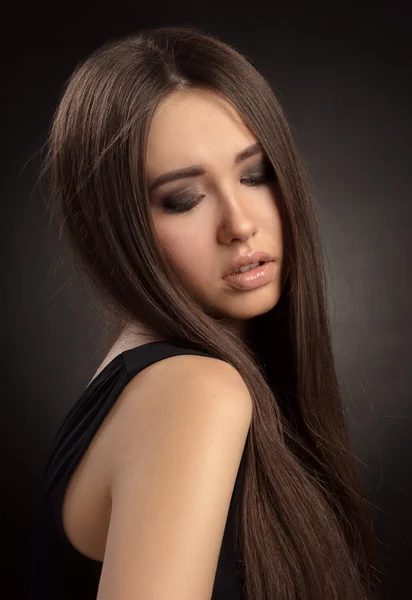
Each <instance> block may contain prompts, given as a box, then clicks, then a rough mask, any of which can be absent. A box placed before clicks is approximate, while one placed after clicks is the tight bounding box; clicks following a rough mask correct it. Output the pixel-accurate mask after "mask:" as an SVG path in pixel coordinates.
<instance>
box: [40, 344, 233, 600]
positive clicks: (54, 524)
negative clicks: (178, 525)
mask: <svg viewBox="0 0 412 600" xmlns="http://www.w3.org/2000/svg"><path fill="white" fill-rule="evenodd" d="M179 354H197V355H201V356H212V355H211V354H208V353H205V352H201V351H198V350H192V349H188V348H182V347H179V346H176V345H172V344H170V343H168V342H163V341H161V342H149V343H148V344H144V345H142V346H138V347H137V348H132V349H130V350H126V351H124V352H122V353H121V354H119V355H118V356H116V357H115V358H114V359H113V360H112V361H111V362H110V363H109V364H107V365H106V366H105V368H104V369H103V370H102V371H101V372H100V373H99V374H98V375H97V376H96V377H95V378H94V379H93V380H92V382H91V383H90V384H89V385H88V386H87V387H86V389H85V391H84V392H83V394H82V395H81V396H80V398H79V399H78V400H77V402H76V403H75V404H74V406H73V407H72V408H71V409H70V410H69V412H68V413H67V415H66V416H65V418H64V419H63V422H62V424H61V425H60V427H59V429H58V431H57V433H56V435H55V438H54V441H53V443H52V445H51V451H50V456H49V459H48V462H47V465H46V469H45V471H44V475H43V480H42V484H41V491H40V495H39V497H38V505H37V515H36V522H35V526H34V533H33V550H32V551H33V554H32V565H31V566H32V573H31V592H30V598H31V599H32V600H52V599H53V600H74V599H75V600H92V599H95V598H96V597H97V590H98V585H99V580H100V574H101V569H102V566H103V563H102V562H101V561H97V560H94V559H92V558H89V557H87V556H85V555H84V554H81V553H80V552H79V551H78V550H77V549H76V548H75V547H74V546H72V544H71V543H70V542H69V540H68V538H67V537H66V535H65V532H64V530H63V526H62V521H61V509H62V502H63V496H64V492H65V488H66V486H67V484H68V482H69V479H70V476H71V474H72V473H73V471H74V469H75V467H76V465H77V464H78V462H79V461H80V459H81V458H82V456H83V454H84V452H85V451H86V449H87V447H88V446H89V444H90V442H91V440H92V439H93V436H94V435H95V434H96V432H97V430H98V428H99V426H100V424H101V423H102V421H103V419H104V418H105V417H106V415H107V414H108V412H109V411H110V409H111V407H112V406H113V405H114V403H115V402H116V399H117V398H118V396H119V395H120V393H121V391H122V390H123V388H124V387H125V386H126V385H127V384H128V382H129V381H130V380H131V379H132V378H133V377H134V376H135V375H137V373H139V372H140V371H142V370H143V369H144V368H146V367H148V366H149V365H151V364H153V363H155V362H157V361H159V360H162V359H164V358H167V357H169V356H176V355H179ZM244 457H245V452H243V455H242V460H241V463H240V467H239V471H238V474H237V478H236V483H235V487H234V490H233V494H232V498H231V501H230V507H229V513H228V517H227V522H226V526H225V530H224V535H223V540H222V545H221V549H220V555H219V560H218V564H217V570H216V577H215V581H214V587H213V594H212V598H211V600H242V599H243V594H242V585H243V579H242V575H241V571H240V569H241V551H240V546H239V541H238V539H237V537H236V534H237V532H238V528H239V526H240V512H239V499H240V491H241V486H242V483H243V474H244Z"/></svg>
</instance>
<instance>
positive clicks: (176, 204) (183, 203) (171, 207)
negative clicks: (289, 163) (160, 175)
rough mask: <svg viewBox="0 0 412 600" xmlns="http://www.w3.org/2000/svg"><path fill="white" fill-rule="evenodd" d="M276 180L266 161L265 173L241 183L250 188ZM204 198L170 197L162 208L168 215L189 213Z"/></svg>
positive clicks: (246, 178) (271, 168)
mask: <svg viewBox="0 0 412 600" xmlns="http://www.w3.org/2000/svg"><path fill="white" fill-rule="evenodd" d="M274 180H276V173H275V171H274V169H273V167H272V164H271V163H270V162H269V161H265V164H264V170H263V172H262V171H259V172H258V173H256V175H255V174H251V175H250V176H249V177H243V178H242V179H241V180H240V182H241V183H244V184H245V185H248V186H250V187H258V186H261V185H266V184H268V183H272V182H273V181H274ZM203 196H204V194H203V195H201V196H198V197H197V198H193V197H188V196H185V195H184V194H183V195H179V194H173V195H172V196H168V197H167V198H165V199H164V201H163V206H162V208H163V210H164V212H166V213H184V212H189V211H190V210H191V209H193V208H194V207H195V206H196V205H197V204H199V202H200V200H201V199H202V198H203Z"/></svg>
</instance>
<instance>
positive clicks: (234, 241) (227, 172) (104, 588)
mask: <svg viewBox="0 0 412 600" xmlns="http://www.w3.org/2000/svg"><path fill="white" fill-rule="evenodd" d="M256 142H257V139H256V138H255V136H254V135H253V134H252V133H251V132H250V131H249V130H248V128H247V127H246V126H245V125H244V123H243V122H242V120H241V118H240V117H239V115H238V114H237V113H236V111H235V110H234V109H233V107H232V106H231V105H230V104H229V103H228V102H227V101H226V100H225V99H223V98H222V97H221V96H220V95H218V94H216V93H214V92H212V91H206V90H196V91H195V90H190V91H187V90H186V91H184V92H174V93H173V94H171V95H170V96H168V97H167V98H166V99H165V100H164V101H163V103H162V104H161V105H160V106H159V107H158V109H157V111H156V113H155V115H154V118H153V121H152V124H151V127H150V131H149V139H148V152H147V174H148V182H149V186H152V185H153V183H154V182H155V180H156V179H157V178H158V177H159V176H160V175H163V174H165V173H167V172H170V171H173V170H176V169H183V168H186V167H190V166H193V165H198V166H200V167H201V168H202V169H203V171H204V172H203V174H201V175H197V176H194V177H189V178H187V177H186V178H184V179H179V180H176V181H173V182H168V183H164V184H163V185H161V186H158V187H156V188H155V189H154V188H152V189H151V193H150V202H151V211H152V216H153V221H154V225H155V229H156V234H157V236H158V239H159V242H160V244H161V247H162V249H163V251H164V252H165V254H166V256H167V259H168V261H169V263H170V265H171V267H172V268H173V270H174V271H175V273H176V274H177V276H178V278H179V280H180V281H181V282H182V284H183V285H184V286H185V288H186V289H187V290H188V291H189V293H190V294H191V296H192V297H193V298H196V300H198V301H199V302H200V303H201V304H202V306H203V307H204V309H205V311H208V312H210V313H211V314H213V315H216V316H218V317H221V318H222V319H224V322H225V323H226V324H227V325H228V327H231V328H233V330H234V331H235V332H236V333H237V334H238V335H239V336H243V335H244V333H245V327H246V324H247V321H248V319H250V318H252V317H254V316H257V315H259V314H263V313H265V312H267V311H269V310H270V309H271V308H273V307H274V306H275V305H276V303H277V302H278V300H279V298H280V295H281V293H282V289H283V276H282V265H283V252H282V250H283V246H282V244H283V241H282V230H281V219H280V214H279V211H278V196H277V189H276V184H275V181H274V180H273V179H271V178H270V177H269V178H268V179H267V180H265V181H264V182H263V183H261V184H260V185H252V184H251V183H250V182H251V181H252V180H253V178H256V177H261V176H262V174H263V173H265V172H266V170H265V166H264V162H263V161H264V158H265V157H264V154H263V153H262V152H260V153H257V154H254V155H253V156H250V157H248V158H246V159H245V160H243V161H242V162H239V163H237V164H235V161H234V158H235V156H236V154H238V153H239V152H241V151H243V150H245V149H246V148H248V147H250V146H251V145H253V144H255V143H256ZM176 194H178V196H177V195H176ZM171 196H173V198H171ZM172 199H173V202H174V203H176V202H177V201H178V202H179V203H182V201H185V202H186V201H187V200H188V199H191V200H196V205H195V206H194V207H193V208H192V209H191V210H189V211H186V212H181V213H172V212H169V211H168V209H167V206H168V205H170V202H171V200H172ZM255 250H263V251H266V252H269V253H271V254H272V255H273V256H274V257H275V259H276V269H275V270H274V273H275V275H274V277H273V280H272V281H270V282H269V283H268V284H266V285H264V286H262V287H260V288H256V289H254V290H249V291H240V290H233V289H232V288H230V287H229V286H228V285H227V283H226V282H224V281H223V279H222V277H223V275H224V273H225V271H226V270H227V268H228V266H229V265H230V264H231V263H232V261H233V260H234V259H235V258H236V257H237V256H238V255H239V254H245V253H249V252H252V251H255ZM134 327H135V328H136V329H135V333H133V328H134ZM143 329H144V328H143ZM140 331H141V329H140V326H139V324H137V323H135V324H134V323H130V324H129V325H128V328H127V332H126V329H125V330H124V331H123V332H122V334H121V335H120V337H119V339H118V340H117V341H116V343H115V344H114V346H113V348H112V349H111V350H110V352H109V354H108V355H107V357H106V359H105V361H104V362H103V363H102V365H101V366H100V368H99V369H98V371H97V372H96V373H95V376H94V377H96V376H97V375H98V373H99V372H100V371H101V370H102V368H104V366H106V364H107V363H108V362H109V361H110V360H112V359H113V358H114V357H115V356H116V355H117V354H119V352H121V351H124V350H126V349H128V348H133V347H137V346H139V345H141V344H142V343H145V342H147V341H148V337H144V336H142V335H141V334H140ZM145 333H146V334H147V335H149V336H150V334H151V332H145ZM151 339H153V340H154V339H156V337H153V338H151ZM251 417H252V400H251V397H250V394H249V391H248V389H247V387H246V385H245V383H244V381H243V379H242V378H241V376H240V375H239V373H238V372H237V371H236V370H235V369H234V368H233V367H232V366H231V365H229V364H228V363H226V362H224V361H221V360H218V359H214V358H210V357H202V356H194V355H180V356H174V357H169V358H167V359H164V360H162V361H159V362H157V363H155V364H153V365H151V366H149V367H147V368H146V369H144V370H143V371H142V372H141V373H139V374H138V375H137V376H135V377H134V378H133V379H132V380H131V381H130V382H129V384H128V385H127V386H126V387H125V389H124V390H123V391H122V393H121V394H120V396H119V398H118V399H117V401H116V403H115V405H114V406H113V407H112V409H111V410H110V413H109V414H108V416H107V417H106V419H105V420H104V421H103V423H102V424H101V426H100V427H99V430H98V432H97V434H96V435H95V437H94V438H93V440H92V442H91V444H90V446H89V447H88V449H87V451H86V453H85V455H84V457H83V458H82V460H81V461H80V463H79V466H78V468H77V469H76V471H75V474H74V476H73V477H72V480H71V482H70V485H69V486H68V489H67V492H66V497H65V502H64V506H63V512H62V518H63V523H64V530H65V532H66V534H67V537H68V539H69V540H70V542H71V543H72V545H73V546H74V547H75V548H77V549H78V551H79V552H82V553H83V554H85V555H86V556H89V557H91V558H94V559H95V560H101V561H103V568H102V575H101V580H100V585H99V591H98V596H97V600H117V599H119V598H121V599H122V600H140V599H141V600H166V599H167V600H170V598H179V600H210V598H211V595H212V590H213V583H214V579H215V574H216V568H217V562H218V557H219V552H220V548H221V544H222V539H223V533H224V528H225V524H226V520H227V515H228V510H229V504H230V499H231V497H232V493H233V489H234V485H235V481H236V476H237V472H238V469H239V465H240V460H241V457H242V453H243V450H244V445H245V441H246V437H247V433H248V430H249V427H250V422H251Z"/></svg>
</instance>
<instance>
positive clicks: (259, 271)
mask: <svg viewBox="0 0 412 600" xmlns="http://www.w3.org/2000/svg"><path fill="white" fill-rule="evenodd" d="M274 265H275V261H273V260H272V261H270V262H266V263H265V264H263V265H260V266H258V267H255V268H254V269H250V270H249V271H246V272H245V273H231V274H230V275H227V276H226V277H224V278H223V281H226V283H228V284H229V285H230V287H232V288H234V289H237V290H254V289H255V288H258V287H261V286H263V285H265V284H267V283H269V281H271V279H272V278H273V273H274Z"/></svg>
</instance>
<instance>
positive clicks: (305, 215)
mask: <svg viewBox="0 0 412 600" xmlns="http://www.w3.org/2000/svg"><path fill="white" fill-rule="evenodd" d="M200 87H203V88H208V89H211V90H214V91H216V92H218V93H220V94H223V95H224V97H225V98H226V99H227V100H228V101H229V102H231V103H232V105H233V106H234V107H235V108H236V109H237V111H238V112H239V114H240V115H241V116H242V118H243V119H244V122H245V123H246V125H247V126H248V127H249V128H250V130H251V131H252V132H253V133H254V134H255V136H256V138H257V139H258V140H259V141H260V142H261V144H262V146H263V148H264V151H265V153H266V155H267V157H268V159H269V160H270V162H271V163H272V166H273V168H274V169H275V172H276V176H277V185H278V187H279V192H280V195H281V204H282V222H283V227H284V249H285V252H286V253H287V257H288V276H287V279H286V283H285V287H284V290H283V294H282V296H281V299H280V300H279V303H278V304H277V305H276V306H275V307H274V308H273V309H272V310H270V311H269V312H267V313H266V314H264V315H260V316H258V317H255V318H254V319H251V321H250V323H249V325H250V328H249V337H248V340H247V342H246V341H242V340H240V339H239V338H238V337H237V336H236V335H235V334H233V333H231V332H230V331H229V330H228V329H227V328H225V327H222V323H221V322H220V321H219V320H218V319H215V318H213V316H211V315H209V314H207V313H206V312H205V311H204V310H203V309H202V308H201V307H200V306H199V305H198V304H197V303H196V302H195V301H194V300H193V299H192V298H191V297H190V296H189V295H188V293H187V292H186V291H185V289H184V288H183V287H182V285H181V284H180V282H179V281H178V280H177V278H176V276H175V275H174V273H173V271H172V270H171V268H170V266H169V265H168V262H167V260H166V258H165V256H164V254H163V252H162V249H161V248H160V247H159V244H158V242H157V239H156V235H155V231H154V227H153V224H152V220H151V212H150V204H149V194H148V188H147V181H146V174H145V153H146V143H147V136H148V130H149V126H150V122H151V118H152V116H153V113H154V111H155V110H156V107H157V106H158V105H159V103H160V102H161V101H162V100H163V99H164V98H165V97H166V96H167V95H168V94H169V93H171V92H172V91H175V90H184V89H189V88H200ZM48 141H49V149H48V155H47V157H46V160H45V163H44V171H43V174H44V173H46V172H50V176H51V179H50V183H51V189H50V191H51V195H50V198H51V204H50V210H51V214H52V215H53V216H55V217H56V218H57V219H58V222H59V224H60V227H61V232H62V233H63V234H64V239H65V240H66V242H67V245H68V249H69V251H70V252H71V255H72V259H73V264H74V265H75V266H76V267H78V268H79V269H80V271H81V273H82V274H84V275H85V276H86V278H87V281H88V282H89V284H90V285H91V286H92V287H91V289H92V290H93V291H95V293H96V294H95V295H96V298H99V303H101V307H102V310H104V311H106V312H107V314H108V315H110V316H111V319H112V321H111V322H112V323H113V330H112V333H113V336H114V337H115V335H116V334H117V333H118V332H119V331H120V328H121V327H122V325H123V324H124V323H126V322H127V321H129V320H137V321H138V322H140V323H142V324H144V326H146V327H147V328H148V330H149V331H151V332H154V333H155V334H156V335H157V336H158V337H159V339H163V340H167V341H170V342H172V343H176V344H179V345H183V346H186V347H189V348H194V349H200V350H202V351H206V352H209V353H211V354H212V355H214V356H216V357H217V358H219V359H221V360H224V361H227V362H229V363H231V364H232V365H233V366H234V367H235V368H236V369H237V370H238V371H239V373H240V374H241V375H242V377H243V379H244V381H245V383H246V384H247V386H248V388H249V390H250V394H251V396H252V400H253V416H252V422H251V426H250V430H249V434H248V437H247V441H246V446H245V453H246V463H245V479H244V486H243V491H242V501H241V513H240V514H241V523H240V528H239V532H238V533H239V544H240V548H241V556H242V561H243V562H242V566H243V571H242V574H243V576H244V583H245V588H244V589H245V594H246V598H247V599H248V600H266V599H271V600H298V599H299V600H320V599H323V598H327V599H328V600H372V599H374V600H375V599H376V598H379V597H380V591H379V576H378V573H380V571H379V569H378V565H377V559H376V553H375V552H376V551H375V538H374V534H373V527H372V519H371V514H370V513H371V506H370V505H369V503H368V502H367V501H366V499H365V497H364V494H363V492H362V488H361V484H360V480H359V475H358V473H357V467H356V457H355V455H354V453H353V451H352V449H351V442H350V439H349V433H348V425H347V422H346V415H345V411H344V408H343V402H342V398H341V396H340V391H339V388H338V381H337V375H336V372H335V364H334V358H333V353H332V345H331V333H330V323H329V321H328V311H327V306H326V289H325V288H326V286H325V281H326V277H325V272H324V264H323V257H322V251H321V245H320V239H319V233H318V222H317V216H316V209H315V203H314V200H313V197H312V195H311V191H310V183H309V178H308V174H307V172H306V169H305V165H304V163H303V160H302V159H301V158H300V157H299V154H298V152H297V150H296V146H295V143H294V140H293V136H292V134H291V131H290V128H289V125H288V123H287V120H286V118H285V114H284V112H283V111H282V108H281V106H280V105H279V102H278V100H277V99H276V97H275V94H274V92H273V90H272V89H271V87H270V85H269V83H268V82H267V81H266V79H265V78H264V77H263V76H262V75H261V74H259V72H258V71H257V70H256V69H255V68H254V66H253V65H252V64H251V61H250V60H247V58H246V57H245V56H242V55H241V54H240V53H239V52H238V51H236V50H235V49H234V48H233V47H232V46H230V45H229V44H226V43H223V42H222V41H221V40H219V39H217V38H216V37H215V36H213V35H210V34H206V33H205V32H202V31H201V30H200V29H198V28H194V27H159V28H155V29H146V30H141V31H140V32H138V33H137V34H136V35H133V36H128V37H125V38H122V39H117V40H111V41H110V42H108V43H107V44H105V45H104V46H102V47H101V48H99V49H98V50H96V51H95V52H94V53H93V54H92V55H91V56H89V57H88V58H87V59H86V60H84V61H83V62H82V63H81V64H79V65H78V66H77V68H76V69H75V71H74V73H73V74H72V75H71V77H70V78H69V79H68V81H67V82H66V85H65V86H64V90H63V92H62V96H61V98H60V101H59V104H58V107H57V110H56V113H55V115H54V118H53V122H52V125H51V130H50V135H49V140H48Z"/></svg>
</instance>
